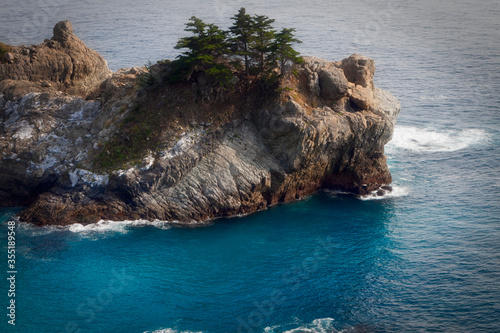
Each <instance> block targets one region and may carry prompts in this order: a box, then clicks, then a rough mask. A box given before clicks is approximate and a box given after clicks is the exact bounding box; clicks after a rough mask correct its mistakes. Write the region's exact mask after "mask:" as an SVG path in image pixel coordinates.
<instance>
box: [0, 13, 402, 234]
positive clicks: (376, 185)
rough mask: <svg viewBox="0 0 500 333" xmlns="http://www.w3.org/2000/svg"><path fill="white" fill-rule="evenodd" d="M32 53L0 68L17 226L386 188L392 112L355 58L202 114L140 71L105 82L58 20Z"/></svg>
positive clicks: (2, 145) (3, 168)
mask: <svg viewBox="0 0 500 333" xmlns="http://www.w3.org/2000/svg"><path fill="white" fill-rule="evenodd" d="M33 48H34V49H36V50H37V56H36V57H35V56H33V55H32V54H31V51H30V52H28V53H29V54H24V53H26V52H25V51H23V50H24V49H23V48H17V49H15V50H14V53H13V57H10V56H9V57H8V59H7V58H4V60H9V61H4V63H3V64H0V66H1V67H0V68H1V72H0V92H1V93H0V152H1V154H2V159H1V161H0V174H1V175H2V177H1V179H0V202H1V203H2V204H3V205H28V208H27V209H25V210H24V211H22V212H21V213H20V216H21V220H24V221H28V222H32V223H34V224H38V225H43V224H70V223H75V222H78V223H83V224H87V223H92V222H97V221H99V220H101V219H110V220H124V219H129V220H130V219H148V220H155V219H158V220H165V221H176V222H180V223H198V222H201V221H205V220H208V219H212V218H215V217H222V216H231V215H236V214H246V213H251V212H254V211H258V210H262V209H265V208H266V207H268V206H269V205H273V204H276V203H280V202H287V201H291V200H296V199H298V198H301V197H303V196H305V195H307V194H310V193H312V192H314V191H316V190H318V189H321V188H331V189H339V190H344V191H349V192H352V193H355V194H360V195H363V194H368V193H370V192H373V191H377V190H380V189H381V188H384V186H386V185H388V184H390V182H391V175H390V172H389V170H388V167H387V162H386V157H385V155H384V145H385V144H386V143H387V142H388V141H389V140H390V139H391V136H392V132H393V128H394V124H395V121H396V117H397V115H398V113H399V111H400V105H399V102H398V101H397V100H396V99H395V98H394V97H393V96H392V95H391V94H390V93H388V92H386V91H383V90H380V89H378V88H375V87H374V84H373V75H374V73H375V64H374V61H373V60H372V59H370V58H367V57H365V56H361V55H353V56H351V57H349V58H347V59H344V60H343V61H339V62H328V61H326V60H322V59H318V58H314V57H306V58H305V63H304V64H303V65H300V66H298V67H297V68H296V69H295V70H294V71H293V73H290V75H289V76H287V77H286V78H285V79H283V80H282V82H281V84H280V87H279V88H278V89H276V92H273V93H263V92H262V90H258V89H254V90H250V91H246V92H238V91H235V92H234V93H233V94H232V95H230V96H228V97H227V99H226V100H225V101H224V102H217V103H216V102H211V103H209V102H200V101H196V94H195V93H194V92H193V90H194V89H195V88H194V87H193V86H191V85H185V86H182V85H180V86H164V85H163V86H162V85H161V84H160V85H158V86H156V87H155V88H154V89H151V90H150V91H145V90H144V89H142V88H140V86H139V85H138V84H137V80H138V76H139V75H140V74H141V73H142V72H144V68H132V69H127V70H120V71H118V72H116V73H113V74H112V75H111V74H110V73H109V70H108V69H107V66H106V63H105V62H104V60H103V59H102V58H101V57H100V56H99V55H98V54H97V53H96V52H95V51H92V50H89V49H88V48H86V47H85V45H84V44H83V43H82V42H81V41H80V40H78V39H77V37H75V36H74V35H73V34H72V29H71V26H70V24H69V23H68V22H62V23H58V25H56V27H55V28H54V37H53V38H52V40H50V41H46V42H44V43H43V44H41V45H39V46H36V47H33ZM11 52H12V51H11ZM23 52H24V53H23ZM49 54H50V56H49ZM44 55H47V56H44ZM12 58H13V59H14V60H13V61H10V60H12ZM49 58H50V62H48V59H49ZM75 59H78V60H77V61H75ZM9 62H11V63H9ZM55 64H64V65H55ZM70 67H71V73H69V71H70ZM68 73H69V74H68ZM20 82H21V83H20ZM26 82H29V85H26ZM47 83H48V84H47ZM17 84H19V85H24V87H29V89H31V90H30V91H29V92H28V91H25V90H23V89H25V88H23V89H17V90H16V88H12V87H16V85H17ZM26 89H28V88H26Z"/></svg>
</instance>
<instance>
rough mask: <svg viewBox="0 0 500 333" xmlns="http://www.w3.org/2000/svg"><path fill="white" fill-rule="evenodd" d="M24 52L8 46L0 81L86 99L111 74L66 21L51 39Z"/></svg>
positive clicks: (59, 25)
mask: <svg viewBox="0 0 500 333" xmlns="http://www.w3.org/2000/svg"><path fill="white" fill-rule="evenodd" d="M24 50H25V48H24V47H12V49H11V51H10V52H9V53H7V54H6V55H5V57H7V56H8V61H6V62H7V63H4V64H0V81H3V80H24V81H30V82H35V83H38V82H47V83H48V84H50V85H52V86H53V87H55V88H56V89H58V90H61V91H64V92H67V93H69V94H74V95H78V96H82V97H86V96H87V95H88V94H90V93H91V92H92V91H94V90H95V89H97V88H98V87H99V85H100V84H101V82H102V81H103V80H105V79H106V78H108V77H109V76H110V75H111V71H110V70H109V68H108V65H107V62H106V61H105V60H104V58H103V57H102V56H101V55H100V54H99V53H97V52H96V51H94V50H91V49H89V48H88V47H87V46H86V45H85V44H84V43H83V42H82V41H81V40H80V39H79V38H78V37H76V36H75V35H74V34H73V27H72V25H71V22H69V21H62V22H59V23H57V24H56V25H55V27H54V36H53V37H52V39H51V40H48V41H46V42H44V43H42V44H40V45H37V46H35V47H32V48H31V49H30V51H29V52H26V51H24ZM13 54H15V55H16V56H15V61H14V58H13V57H14V56H13ZM6 60H7V59H6ZM44 86H45V87H47V86H48V85H47V84H45V85H44Z"/></svg>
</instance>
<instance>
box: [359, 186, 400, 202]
mask: <svg viewBox="0 0 500 333" xmlns="http://www.w3.org/2000/svg"><path fill="white" fill-rule="evenodd" d="M391 187H392V191H390V192H384V193H383V194H379V193H378V190H377V191H373V192H372V193H370V194H368V195H363V196H360V197H359V198H360V199H361V200H384V199H391V198H399V197H406V196H408V195H409V194H410V189H409V188H408V187H405V186H399V185H391Z"/></svg>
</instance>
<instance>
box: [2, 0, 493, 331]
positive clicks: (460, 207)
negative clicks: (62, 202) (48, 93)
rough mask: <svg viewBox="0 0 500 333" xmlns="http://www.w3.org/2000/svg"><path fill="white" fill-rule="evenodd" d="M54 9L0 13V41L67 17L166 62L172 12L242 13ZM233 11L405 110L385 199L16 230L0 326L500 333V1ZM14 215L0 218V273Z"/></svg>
mask: <svg viewBox="0 0 500 333" xmlns="http://www.w3.org/2000/svg"><path fill="white" fill-rule="evenodd" d="M6 2H7V3H9V2H10V0H6ZM59 3H60V6H59V7H57V10H53V11H48V10H46V9H47V8H48V7H46V6H47V5H43V4H42V3H41V2H34V1H33V2H30V3H29V4H28V2H27V3H26V5H19V4H17V3H16V5H14V2H13V3H12V4H10V3H9V6H10V7H9V8H11V9H12V10H11V11H9V15H6V12H2V13H0V21H2V22H5V24H2V25H1V26H0V40H6V39H8V40H10V41H11V42H13V43H25V44H28V43H30V42H35V41H39V40H41V39H43V38H45V37H47V36H50V30H51V27H52V26H53V24H54V22H55V21H57V20H59V19H64V18H70V19H71V20H72V22H73V24H74V26H75V31H76V33H77V34H78V35H79V36H80V37H82V39H84V40H85V42H86V43H87V44H88V45H90V46H91V47H93V48H95V49H97V50H98V51H99V52H101V53H102V54H103V55H104V56H105V57H106V58H107V60H108V62H109V64H110V66H111V67H112V68H113V69H117V68H119V67H126V66H133V65H141V64H143V63H145V62H146V61H147V60H148V59H151V60H155V59H160V58H165V57H170V58H173V57H174V56H175V54H174V52H173V51H172V46H173V45H174V44H175V41H176V40H177V38H178V37H179V36H180V34H181V32H180V31H181V30H182V28H183V27H182V25H183V23H184V22H186V20H187V18H189V17H190V16H191V15H197V16H200V17H202V18H204V19H206V20H208V21H214V22H216V23H219V24H221V25H224V24H225V23H224V22H227V20H226V19H225V18H226V17H229V16H231V15H233V14H234V13H235V12H236V11H237V9H238V8H239V7H240V6H241V5H242V3H234V2H229V1H212V2H200V1H186V2H183V3H181V2H174V3H170V4H169V5H164V3H163V2H160V1H158V0H156V1H147V2H143V3H141V4H138V3H136V2H132V1H128V2H123V1H121V2H118V1H114V0H110V1H108V2H106V4H105V5H104V4H103V3H101V2H99V1H88V2H85V3H80V2H76V1H62V2H59ZM48 4H50V1H49V2H48ZM40 6H41V7H40ZM44 6H45V7H44ZM245 6H246V7H247V9H249V11H250V12H257V13H266V14H268V15H269V16H271V17H274V18H277V19H278V20H277V21H278V23H279V24H282V25H284V26H294V27H296V28H297V31H298V32H299V34H300V38H302V39H303V40H304V43H303V44H301V46H300V48H301V51H302V52H303V53H306V54H312V55H316V56H321V57H324V58H327V59H332V60H337V59H341V58H343V57H346V56H348V55H350V54H351V53H354V52H359V53H363V54H366V55H369V56H371V57H373V58H374V59H375V60H376V63H377V74H376V84H377V85H378V86H379V87H382V88H384V89H387V90H389V91H391V92H392V93H393V94H394V95H396V96H397V97H398V98H399V99H400V100H401V102H402V107H403V110H402V113H401V115H400V117H399V119H398V125H397V127H396V131H395V134H394V138H393V140H392V141H391V142H390V143H389V144H388V146H387V148H386V154H387V155H388V158H389V166H390V168H391V171H392V173H393V178H394V185H395V191H394V193H393V195H391V196H388V197H385V198H382V199H379V200H377V199H374V198H367V199H365V200H360V199H356V198H353V197H350V196H346V195H342V194H338V193H328V192H322V193H318V194H316V195H313V196H310V197H309V198H307V199H305V200H302V201H299V202H296V203H291V204H287V205H281V206H276V207H273V208H272V209H269V210H267V211H265V212H260V213H258V214H254V215H251V216H247V217H241V218H240V217H239V218H232V219H224V220H217V221H214V223H213V224H212V225H210V226H206V227H203V228H196V229H184V228H172V227H169V226H168V225H167V224H157V225H151V224H150V225H146V223H144V222H140V221H135V222H128V223H122V224H113V223H108V224H99V225H94V226H90V227H82V226H78V225H74V226H72V227H70V228H66V229H58V228H46V229H36V228H32V227H29V226H27V225H24V224H18V229H17V234H18V239H17V250H18V252H17V266H18V267H17V270H18V274H17V281H16V282H17V284H16V288H17V289H16V301H17V303H16V304H17V308H16V310H17V311H16V314H17V317H16V323H17V324H16V326H15V327H12V326H10V325H8V324H7V318H6V316H5V315H2V316H3V318H4V319H3V320H2V321H1V322H0V328H1V329H0V331H2V332H3V331H5V332H48V333H49V332H73V331H74V332H77V331H78V329H79V330H80V332H82V333H83V332H126V333H128V332H130V333H133V332H138V333H143V332H154V331H160V332H161V331H163V332H185V331H189V332H200V331H201V332H204V333H205V332H212V333H213V332H238V331H239V332H337V331H341V330H344V332H500V328H499V327H500V283H499V281H500V218H499V216H500V202H499V198H500V159H499V156H500V148H499V147H500V135H499V134H500V132H499V129H500V112H499V108H500V97H499V95H498V91H500V74H499V72H498V68H500V47H499V45H498V40H500V39H499V37H500V26H499V25H500V20H498V17H499V15H500V4H498V3H497V2H496V1H481V2H472V1H470V2H469V1H466V0H460V1H456V2H454V4H453V5H451V4H444V3H440V4H437V3H433V2H432V1H423V2H418V3H402V2H396V1H395V2H390V1H389V2H387V1H374V2H370V4H369V5H368V4H365V3H364V2H363V1H350V2H347V1H342V2H339V3H336V4H335V5H332V4H330V3H329V2H321V1H311V2H307V3H305V2H300V1H291V2H288V3H287V5H286V6H285V5H283V3H280V2H272V3H268V2H264V1H252V2H248V3H246V4H245ZM6 8H7V7H6ZM37 13H38V14H37ZM40 13H42V14H40ZM43 13H45V14H43ZM297 13H300V15H299V14H297ZM34 15H39V17H37V19H36V20H35V19H33V16H34ZM40 15H41V16H40ZM26 18H28V21H26ZM44 20H46V22H45V23H44ZM26 22H31V24H32V25H33V26H36V27H38V28H37V29H31V30H29V29H28V28H26V29H24V30H23V27H25V25H26V24H27V23H26ZM33 22H35V23H33ZM117 27H120V29H117ZM131 40H133V41H134V42H133V43H130V41H131ZM15 212H16V210H6V209H2V210H1V211H0V216H2V217H1V221H2V228H1V234H0V235H1V237H0V238H1V242H2V243H1V245H2V247H1V253H4V254H5V255H4V254H0V256H1V257H2V263H5V261H6V254H7V249H6V247H7V242H6V233H7V231H8V230H7V224H6V221H7V220H8V219H9V217H10V216H12V215H13V214H14V213H15ZM2 267H6V265H5V264H3V266H2ZM4 271H6V269H4ZM5 275H7V274H6V273H5ZM2 288H4V291H1V290H0V293H1V294H2V297H1V298H0V299H2V302H3V303H2V304H4V305H2V307H6V306H7V302H8V298H7V295H6V292H7V290H8V284H7V283H6V282H5V283H4V284H3V287H2ZM5 311H6V310H5Z"/></svg>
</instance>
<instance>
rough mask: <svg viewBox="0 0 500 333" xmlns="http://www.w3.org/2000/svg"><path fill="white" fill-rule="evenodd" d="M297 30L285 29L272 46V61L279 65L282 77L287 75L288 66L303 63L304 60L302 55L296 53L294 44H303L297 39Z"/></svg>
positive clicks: (277, 35) (276, 37)
mask: <svg viewBox="0 0 500 333" xmlns="http://www.w3.org/2000/svg"><path fill="white" fill-rule="evenodd" d="M294 32H295V29H293V28H291V29H288V28H283V29H282V30H281V31H280V32H279V33H277V34H276V36H275V40H274V42H273V44H272V46H271V59H272V60H273V61H275V62H277V63H278V64H279V67H280V71H281V76H283V75H285V70H286V64H287V63H288V62H292V63H302V62H304V60H303V59H302V57H300V53H299V52H297V51H295V50H294V49H293V47H292V45H293V44H297V43H302V41H300V40H299V39H297V38H295V35H294Z"/></svg>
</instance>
